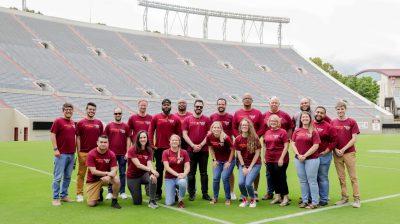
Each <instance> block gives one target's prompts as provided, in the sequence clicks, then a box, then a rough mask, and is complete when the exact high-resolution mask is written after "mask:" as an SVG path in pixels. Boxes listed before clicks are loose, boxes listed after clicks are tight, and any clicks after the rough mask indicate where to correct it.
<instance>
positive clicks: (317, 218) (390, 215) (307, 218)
mask: <svg viewBox="0 0 400 224" xmlns="http://www.w3.org/2000/svg"><path fill="white" fill-rule="evenodd" d="M357 148H358V161H357V163H358V177H359V180H360V190H361V198H362V200H367V202H366V203H363V204H362V207H361V208H360V209H353V208H352V207H349V206H345V207H339V208H337V207H335V206H333V207H332V209H331V207H328V209H326V208H327V207H324V208H323V209H320V208H319V209H316V210H312V212H310V211H309V210H305V209H300V208H298V207H297V199H298V198H299V195H300V193H299V192H300V187H299V183H298V179H297V175H296V173H295V168H294V164H293V163H290V165H289V169H288V183H289V191H290V197H291V198H292V199H294V200H293V202H292V204H291V205H290V206H287V207H284V208H281V207H279V206H277V205H270V204H269V202H267V201H261V202H260V203H258V204H257V208H255V209H250V208H239V207H238V204H239V202H238V201H235V202H234V203H233V204H232V205H231V206H230V207H227V206H225V205H224V204H223V203H220V204H217V205H213V206H212V205H210V204H209V203H208V202H206V201H204V200H201V199H199V198H200V196H198V197H197V198H198V199H197V200H196V201H194V202H189V201H188V200H187V199H186V200H185V204H186V208H185V209H184V210H183V211H182V210H177V209H171V208H166V207H160V208H158V209H157V210H152V209H150V208H148V207H147V204H143V205H142V206H133V205H132V202H131V200H124V201H122V200H120V204H121V206H123V208H122V209H121V210H116V209H112V208H110V202H109V201H105V202H104V203H103V204H102V205H100V206H98V207H95V208H89V207H87V206H86V204H85V203H76V202H74V203H69V204H63V205H62V206H60V207H53V206H51V181H52V176H51V173H52V168H53V162H52V149H51V147H50V142H2V143H0V179H1V183H0V223H13V224H14V223H27V224H28V223H29V224H31V223H40V224H41V223H51V224H54V223H71V224H72V223H89V222H90V223H128V222H129V223H251V222H257V221H261V220H264V222H273V223H325V224H328V223H334V224H337V223H373V224H377V223H385V224H386V223H399V222H400V218H399V216H398V215H399V213H400V154H399V152H400V136H399V135H361V136H360V137H359V140H358V143H357ZM369 150H385V151H387V150H395V151H393V153H376V152H370V151H369ZM396 152H397V153H396ZM17 164H18V165H19V166H18V165H17ZM30 168H31V169H30ZM32 168H33V169H32ZM235 172H237V171H236V170H235ZM209 174H211V170H210V169H209ZM261 174H262V178H261V183H260V184H261V185H260V190H259V193H260V195H263V194H264V193H265V182H266V180H265V167H263V169H262V170H261ZM75 178H76V173H75V171H74V174H73V179H75ZM211 178H212V175H209V179H210V181H209V184H210V191H209V193H210V195H211V194H212V190H211V189H212V188H211ZM330 181H331V185H330V186H331V191H330V198H331V201H330V204H333V203H334V202H335V201H336V200H338V199H339V197H340V189H339V184H338V180H337V176H336V171H335V168H334V166H333V165H332V166H331V170H330ZM198 182H199V181H198ZM349 188H350V190H351V187H350V184H349ZM222 190H223V188H221V191H222ZM235 192H236V194H237V195H239V189H238V187H237V186H236V187H235ZM69 193H70V195H71V196H72V198H75V182H71V185H70V191H69ZM350 193H351V192H350ZM220 195H223V193H222V192H220ZM385 196H389V197H387V198H382V197H385ZM369 199H373V200H369ZM375 199H377V200H375ZM162 203H163V202H162ZM329 206H331V205H329ZM199 215H200V216H199ZM288 215H289V216H288ZM270 218H276V220H273V219H270ZM213 219H218V220H213ZM268 219H269V220H268ZM260 223H261V222H260Z"/></svg>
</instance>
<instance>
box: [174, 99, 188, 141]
mask: <svg viewBox="0 0 400 224" xmlns="http://www.w3.org/2000/svg"><path fill="white" fill-rule="evenodd" d="M186 108H187V103H186V100H184V99H180V100H178V111H177V112H176V113H175V115H176V116H177V117H178V118H179V120H180V121H181V124H183V121H184V120H185V118H187V117H189V116H191V115H192V113H190V112H189V111H187V110H186ZM181 147H182V149H186V148H187V147H188V144H187V143H186V141H185V139H182V143H181Z"/></svg>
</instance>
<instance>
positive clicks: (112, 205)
mask: <svg viewBox="0 0 400 224" xmlns="http://www.w3.org/2000/svg"><path fill="white" fill-rule="evenodd" d="M111 207H113V208H116V209H121V205H119V204H118V200H117V199H116V198H113V199H112V201H111Z"/></svg>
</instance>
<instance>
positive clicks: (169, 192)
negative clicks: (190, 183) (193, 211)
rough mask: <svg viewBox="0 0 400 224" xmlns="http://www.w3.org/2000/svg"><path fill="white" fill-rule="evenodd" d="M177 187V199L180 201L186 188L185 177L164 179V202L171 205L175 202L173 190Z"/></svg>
mask: <svg viewBox="0 0 400 224" xmlns="http://www.w3.org/2000/svg"><path fill="white" fill-rule="evenodd" d="M176 187H178V192H179V193H178V200H179V201H181V200H182V199H183V198H184V197H185V193H186V189H187V179H186V178H184V179H178V178H174V179H165V204H166V205H173V204H174V203H175V192H176Z"/></svg>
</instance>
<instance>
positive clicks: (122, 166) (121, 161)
mask: <svg viewBox="0 0 400 224" xmlns="http://www.w3.org/2000/svg"><path fill="white" fill-rule="evenodd" d="M116 157H117V162H118V173H119V181H121V187H120V188H119V193H120V194H122V193H125V182H126V177H125V173H126V163H127V161H126V159H125V156H122V155H117V156H116ZM108 193H112V187H111V185H109V186H108Z"/></svg>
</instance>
